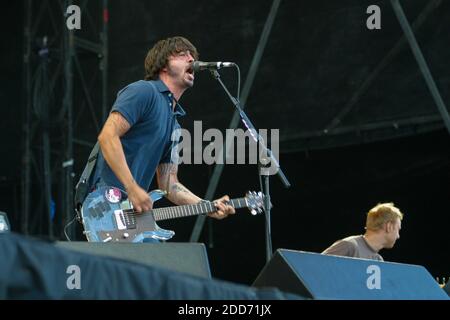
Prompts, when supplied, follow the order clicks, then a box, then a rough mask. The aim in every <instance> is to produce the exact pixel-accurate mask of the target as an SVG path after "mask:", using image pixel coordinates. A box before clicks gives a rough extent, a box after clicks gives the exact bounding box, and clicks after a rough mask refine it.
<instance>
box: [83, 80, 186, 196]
mask: <svg viewBox="0 0 450 320" xmlns="http://www.w3.org/2000/svg"><path fill="white" fill-rule="evenodd" d="M173 99H174V98H173V94H172V93H171V92H170V91H169V89H168V88H167V86H166V85H165V84H164V83H163V82H162V81H161V80H156V81H153V80H151V81H144V80H140V81H136V82H134V83H131V84H129V85H128V86H126V87H125V88H123V89H122V90H120V91H119V93H118V94H117V99H116V101H115V102H114V105H113V107H112V109H111V112H112V111H117V112H120V114H121V115H122V116H124V117H125V119H126V120H127V121H128V123H129V124H130V126H131V128H130V129H129V130H128V131H127V132H126V133H125V135H123V136H122V137H121V138H120V141H121V142H122V146H123V150H124V153H125V158H126V160H127V164H128V167H129V168H130V170H131V174H132V175H133V178H134V179H135V181H136V182H137V184H138V185H139V186H141V187H142V188H143V189H144V190H149V188H150V184H151V182H152V180H153V177H154V175H155V171H156V168H157V166H158V164H160V163H168V162H171V151H172V148H173V147H174V146H175V145H176V143H177V142H178V141H175V142H173V141H172V133H173V131H174V130H176V129H179V128H180V125H179V124H178V121H177V117H178V116H184V115H185V114H186V113H185V111H184V110H183V108H182V107H181V106H180V105H179V104H178V103H177V104H176V106H175V110H173V108H172V101H173ZM92 182H93V183H92V184H91V185H93V186H95V185H96V184H97V183H99V182H101V183H105V184H106V185H110V186H114V187H118V188H121V189H122V190H124V187H123V185H122V183H121V182H120V181H119V180H118V179H117V177H116V176H115V174H114V173H113V171H112V170H111V168H110V167H109V166H108V164H107V163H106V161H105V159H104V158H103V154H102V152H101V151H100V152H99V155H98V159H97V164H96V169H95V173H94V175H93V180H92Z"/></svg>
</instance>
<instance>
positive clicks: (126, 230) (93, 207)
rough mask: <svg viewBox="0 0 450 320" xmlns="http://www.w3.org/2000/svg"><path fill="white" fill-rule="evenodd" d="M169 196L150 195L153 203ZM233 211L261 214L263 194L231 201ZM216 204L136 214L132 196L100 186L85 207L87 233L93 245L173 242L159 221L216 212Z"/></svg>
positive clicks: (160, 191) (85, 231) (84, 223)
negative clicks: (151, 240)
mask: <svg viewBox="0 0 450 320" xmlns="http://www.w3.org/2000/svg"><path fill="white" fill-rule="evenodd" d="M164 195H165V192H164V191H162V190H154V191H152V192H150V193H149V197H150V199H151V200H152V202H153V203H155V202H156V201H158V200H159V199H161V198H162V197H163V196H164ZM227 204H228V205H230V206H232V207H233V208H235V209H237V208H244V207H246V208H249V209H250V211H251V212H252V214H254V215H255V214H257V213H261V211H262V209H261V208H262V207H263V198H262V195H261V193H258V194H257V193H256V192H249V193H248V194H247V196H246V197H245V198H237V199H231V200H229V201H228V202H227ZM215 211H216V207H215V204H214V203H213V202H210V201H202V202H200V203H197V204H192V205H181V206H175V207H167V208H157V209H152V210H150V211H148V212H143V213H135V212H134V211H133V206H132V205H131V203H130V202H129V201H128V195H127V194H126V193H125V192H124V191H122V190H120V189H118V188H114V187H111V186H105V187H100V188H98V189H97V190H95V191H94V192H92V193H90V194H89V195H88V196H87V197H86V200H84V202H83V205H82V207H81V218H82V222H83V226H84V232H83V233H84V234H85V236H86V238H87V240H88V241H89V242H143V241H144V239H146V238H151V239H156V240H169V239H170V238H172V237H173V236H174V235H175V232H173V231H171V230H165V229H162V228H160V227H159V226H158V225H157V224H156V221H160V220H167V219H174V218H179V217H188V216H194V215H200V214H208V213H211V212H215Z"/></svg>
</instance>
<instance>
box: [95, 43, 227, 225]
mask: <svg viewBox="0 0 450 320" xmlns="http://www.w3.org/2000/svg"><path fill="white" fill-rule="evenodd" d="M196 59H198V52H197V49H196V48H195V47H194V46H193V45H192V43H191V42H189V41H188V40H187V39H185V38H183V37H172V38H168V39H165V40H160V41H159V42H157V43H156V44H155V45H154V46H153V48H151V49H150V51H149V52H148V54H147V57H146V58H145V80H139V81H136V82H133V83H131V84H129V85H128V86H126V87H125V88H123V89H122V90H120V91H119V93H118V95H117V98H116V101H115V102H114V104H113V107H112V110H111V113H110V114H109V117H108V119H107V120H106V122H105V124H104V126H103V128H102V130H101V132H100V135H99V136H98V141H99V145H100V152H99V155H98V160H97V164H96V168H95V172H94V174H93V178H92V180H91V181H92V183H91V185H92V188H93V189H95V188H97V187H101V186H104V185H109V186H115V187H118V188H121V189H122V190H125V191H126V192H127V194H128V198H129V200H130V201H131V203H132V204H133V207H134V209H135V210H136V211H137V212H144V211H148V210H150V209H151V208H152V206H153V204H152V202H151V200H150V198H149V196H148V194H147V192H148V191H149V188H150V184H151V182H152V180H153V177H154V175H155V172H156V178H157V183H158V188H160V189H162V190H165V191H166V192H167V198H168V199H169V200H170V201H171V202H173V203H175V204H177V205H184V204H196V203H198V202H200V201H201V200H202V199H201V198H200V197H198V196H196V195H195V194H193V193H192V192H191V191H189V190H188V189H187V188H186V187H185V186H184V185H182V184H181V183H180V182H179V181H178V177H177V171H178V164H177V163H176V161H174V159H172V157H171V154H172V149H173V148H176V144H177V141H175V142H174V141H172V140H171V138H172V133H173V131H174V130H176V129H177V128H179V127H180V125H179V124H178V121H177V117H178V116H183V115H184V114H185V111H184V110H183V108H182V107H181V106H180V104H179V103H178V101H179V100H180V98H181V96H182V94H183V93H184V91H185V90H186V89H188V88H190V87H192V86H193V85H194V70H193V67H192V64H193V62H194V60H196ZM227 200H229V197H228V196H223V197H221V198H220V199H217V200H216V201H215V204H216V208H217V211H216V212H214V213H211V214H209V216H211V217H213V218H217V219H223V218H225V217H227V216H228V215H229V214H232V213H234V209H233V207H231V206H230V205H227V204H226V201H227Z"/></svg>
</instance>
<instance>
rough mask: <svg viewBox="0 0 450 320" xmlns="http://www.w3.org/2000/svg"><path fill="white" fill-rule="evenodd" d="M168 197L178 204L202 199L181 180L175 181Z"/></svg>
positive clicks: (192, 202)
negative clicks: (180, 181)
mask: <svg viewBox="0 0 450 320" xmlns="http://www.w3.org/2000/svg"><path fill="white" fill-rule="evenodd" d="M167 198H168V199H169V200H170V201H172V202H173V203H175V204H178V205H182V204H194V203H198V202H199V201H200V200H202V199H201V198H199V197H197V196H196V195H195V194H193V193H192V192H191V191H190V190H189V189H188V188H186V187H185V186H183V185H182V184H181V183H179V182H176V183H174V184H173V185H172V186H171V187H170V192H169V194H168V196H167Z"/></svg>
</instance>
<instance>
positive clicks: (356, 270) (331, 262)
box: [253, 249, 449, 300]
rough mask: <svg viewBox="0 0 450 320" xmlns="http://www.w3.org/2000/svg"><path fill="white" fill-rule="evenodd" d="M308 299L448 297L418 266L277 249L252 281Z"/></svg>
mask: <svg viewBox="0 0 450 320" xmlns="http://www.w3.org/2000/svg"><path fill="white" fill-rule="evenodd" d="M253 286H254V287H277V288H278V289H280V290H282V291H285V292H291V293H295V294H298V295H300V296H303V297H305V298H309V299H350V300H377V299H381V300H391V299H401V300H410V299H413V300H423V299H433V300H448V299H449V298H448V296H447V295H446V294H445V292H444V290H443V289H442V288H441V287H440V286H439V284H438V283H437V282H436V281H435V280H434V279H433V277H432V276H431V275H430V273H429V272H428V271H427V270H426V269H425V268H424V267H422V266H418V265H410V264H401V263H391V262H381V261H375V260H368V259H358V258H349V257H338V256H331V255H323V254H319V253H310V252H303V251H295V250H286V249H278V250H277V251H276V253H275V254H274V256H273V257H272V259H271V260H270V261H269V262H268V263H267V264H266V266H265V267H264V268H263V270H262V271H261V273H260V274H259V275H258V277H257V278H256V280H255V282H254V283H253Z"/></svg>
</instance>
